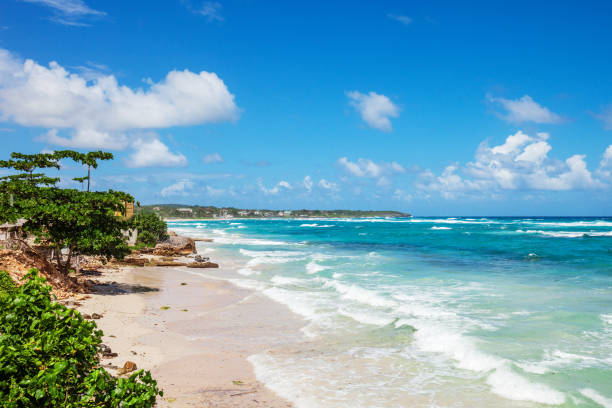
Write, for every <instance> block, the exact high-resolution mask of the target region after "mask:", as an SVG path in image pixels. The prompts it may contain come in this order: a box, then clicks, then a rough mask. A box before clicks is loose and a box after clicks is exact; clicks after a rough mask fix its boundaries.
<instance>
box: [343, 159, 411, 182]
mask: <svg viewBox="0 0 612 408" xmlns="http://www.w3.org/2000/svg"><path fill="white" fill-rule="evenodd" d="M338 164H340V165H341V166H342V167H343V168H344V169H345V170H346V171H348V172H349V173H351V174H352V175H354V176H357V177H368V178H379V177H383V176H390V175H393V174H398V173H405V172H406V170H405V169H404V168H403V167H402V166H401V165H400V164H399V163H397V162H390V163H387V162H380V163H375V162H374V161H372V160H371V159H361V158H360V159H357V161H356V162H352V161H350V160H348V159H347V158H346V157H341V158H339V159H338Z"/></svg>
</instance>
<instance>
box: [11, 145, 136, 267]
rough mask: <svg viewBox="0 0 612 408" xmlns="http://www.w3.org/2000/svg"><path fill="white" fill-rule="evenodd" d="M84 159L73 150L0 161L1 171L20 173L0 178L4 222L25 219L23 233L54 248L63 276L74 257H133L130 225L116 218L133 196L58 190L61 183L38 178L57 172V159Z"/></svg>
mask: <svg viewBox="0 0 612 408" xmlns="http://www.w3.org/2000/svg"><path fill="white" fill-rule="evenodd" d="M94 153H95V155H92V156H91V157H90V158H92V157H93V158H95V157H98V156H103V155H101V154H100V153H103V152H94ZM82 156H86V155H84V154H81V153H78V152H72V151H69V150H63V151H59V152H55V153H44V154H40V155H22V154H19V153H13V154H12V155H11V160H9V161H2V162H0V167H5V168H11V169H13V170H14V171H18V172H19V171H21V173H17V174H13V175H9V176H5V177H0V221H1V222H14V221H16V220H17V219H18V218H24V219H26V222H25V224H24V225H23V230H24V232H26V233H31V234H33V235H35V236H36V239H37V241H38V243H41V244H45V245H48V246H51V247H53V248H54V249H55V251H54V257H55V261H56V262H57V266H58V268H59V269H60V270H61V271H64V272H67V271H68V270H69V268H70V265H71V260H72V259H73V257H74V256H75V255H79V254H82V255H101V256H104V257H106V258H110V257H116V258H122V257H123V256H125V255H126V254H127V253H129V248H128V246H127V244H126V243H125V240H124V238H123V233H122V231H123V230H126V229H127V228H128V223H127V222H126V221H125V220H124V219H122V218H121V217H117V216H116V215H115V214H116V213H121V214H125V204H124V203H125V202H131V201H133V198H132V197H131V196H130V195H129V194H126V193H123V192H120V191H113V190H108V191H94V192H90V191H79V190H76V189H63V188H59V187H57V185H56V184H57V182H58V181H59V178H53V177H48V176H47V175H45V174H44V173H35V170H36V169H47V168H51V167H55V168H59V164H58V163H59V160H62V159H65V158H71V159H73V160H80V158H81V157H82ZM92 160H93V159H92ZM90 163H92V162H90ZM64 252H65V253H64Z"/></svg>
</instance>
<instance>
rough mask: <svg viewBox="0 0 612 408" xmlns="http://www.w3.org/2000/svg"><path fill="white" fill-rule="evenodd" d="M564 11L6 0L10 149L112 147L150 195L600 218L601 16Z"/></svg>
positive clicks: (606, 114) (110, 179) (1, 9)
mask: <svg viewBox="0 0 612 408" xmlns="http://www.w3.org/2000/svg"><path fill="white" fill-rule="evenodd" d="M563 3H564V4H559V2H520V1H514V2H484V1H483V2H461V3H459V2H441V1H430V2H392V1H388V2H383V1H381V2H354V1H351V2H341V1H335V2H255V1H219V2H216V1H213V2H210V1H195V0H167V1H163V2H162V1H158V2H140V1H130V2H123V1H122V2H120V1H94V0H84V1H81V0H5V1H3V2H2V4H1V5H0V50H1V51H0V122H1V123H0V137H1V138H2V140H3V142H4V143H3V147H2V152H3V155H4V156H8V154H9V153H10V152H12V151H21V152H38V151H43V150H53V149H60V148H75V149H77V150H83V151H87V150H93V149H98V148H102V149H104V150H108V151H112V152H113V153H114V154H115V156H116V160H115V161H113V162H110V163H104V164H102V165H101V166H100V168H99V169H98V170H96V172H95V173H94V178H93V182H94V186H95V187H96V188H99V189H105V188H114V189H122V190H125V191H128V192H130V193H132V194H133V195H134V196H135V197H136V198H137V199H138V200H139V201H140V202H142V203H184V204H212V205H219V206H221V205H223V206H225V205H233V206H238V207H267V208H354V209H396V210H403V211H408V212H412V213H414V214H419V215H438V214H452V215H474V214H482V215H490V214H497V215H525V214H541V215H611V211H610V210H611V209H612V187H611V186H612V175H611V172H612V80H611V77H610V64H611V62H612V42H610V38H612V26H611V25H610V24H609V21H610V18H611V17H612V4H611V3H610V2H587V3H584V2H581V3H579V2H573V3H572V2H563ZM570 3H572V4H570ZM79 172H82V169H78V168H74V167H67V168H66V169H64V174H67V175H70V177H72V176H73V174H77V173H79ZM70 177H67V178H66V181H65V182H64V184H65V185H70V182H69V181H68V179H69V178H70Z"/></svg>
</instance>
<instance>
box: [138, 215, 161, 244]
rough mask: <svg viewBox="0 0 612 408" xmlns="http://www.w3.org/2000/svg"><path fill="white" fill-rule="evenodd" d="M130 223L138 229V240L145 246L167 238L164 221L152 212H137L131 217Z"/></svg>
mask: <svg viewBox="0 0 612 408" xmlns="http://www.w3.org/2000/svg"><path fill="white" fill-rule="evenodd" d="M131 225H132V227H133V228H137V229H138V242H142V243H143V244H145V245H147V246H155V244H156V243H157V242H159V241H163V240H165V239H167V238H168V230H167V228H168V227H167V225H166V222H165V221H164V220H163V219H162V218H161V217H160V216H159V215H157V214H155V213H154V212H139V213H138V214H136V215H134V216H133V217H132V219H131Z"/></svg>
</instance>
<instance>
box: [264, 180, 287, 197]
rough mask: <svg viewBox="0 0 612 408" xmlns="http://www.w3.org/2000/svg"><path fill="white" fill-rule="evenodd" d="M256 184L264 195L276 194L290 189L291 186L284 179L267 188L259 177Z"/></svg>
mask: <svg viewBox="0 0 612 408" xmlns="http://www.w3.org/2000/svg"><path fill="white" fill-rule="evenodd" d="M257 186H258V187H259V190H261V192H262V193H264V194H265V195H276V194H278V193H280V192H281V191H283V190H291V189H292V188H293V187H292V186H291V184H290V183H289V182H287V181H284V180H281V181H279V182H278V183H277V184H276V185H275V186H274V187H272V188H267V187H266V186H265V185H264V183H263V181H262V179H261V178H259V179H257Z"/></svg>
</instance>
